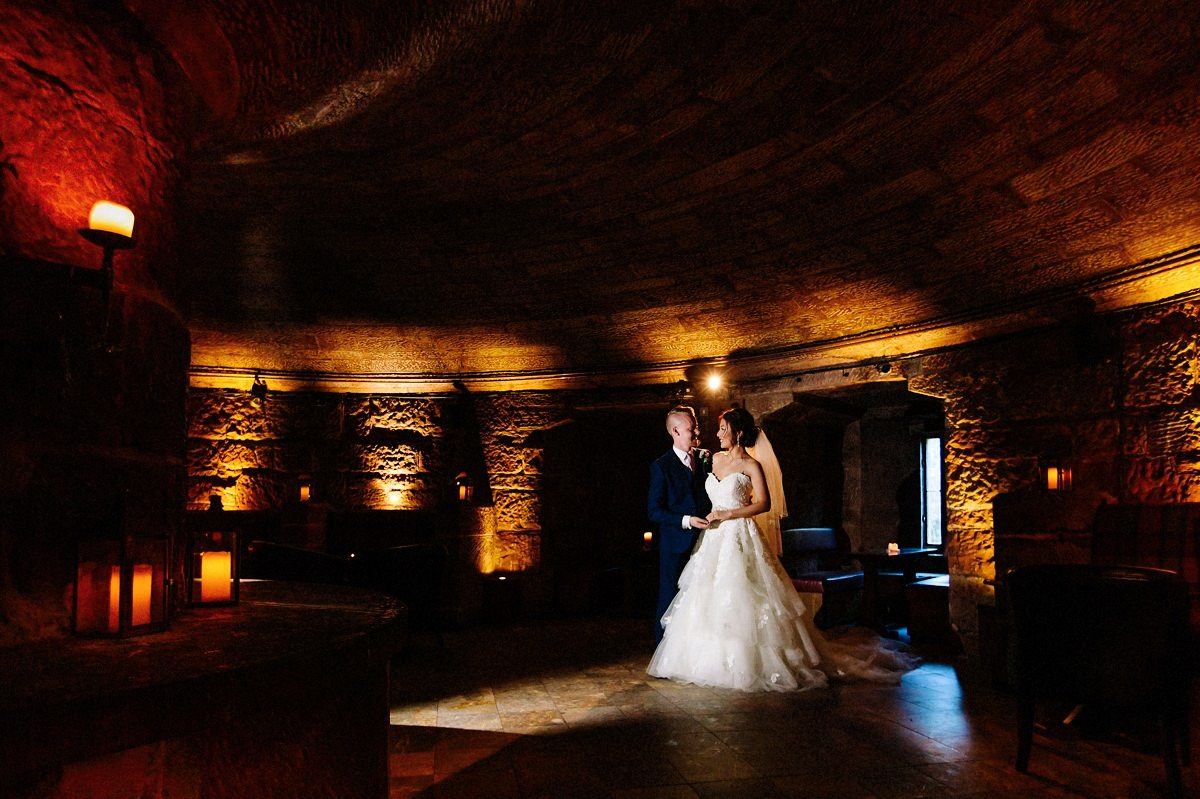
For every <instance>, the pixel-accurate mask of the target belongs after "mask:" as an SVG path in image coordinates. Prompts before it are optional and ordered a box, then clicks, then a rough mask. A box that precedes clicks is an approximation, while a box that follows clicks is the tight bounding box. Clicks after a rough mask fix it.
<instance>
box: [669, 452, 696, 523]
mask: <svg viewBox="0 0 1200 799" xmlns="http://www.w3.org/2000/svg"><path fill="white" fill-rule="evenodd" d="M671 451H673V452H674V453H675V457H677V458H679V462H680V463H682V464H683V468H685V469H687V470H688V471H689V472H690V471H691V470H692V465H691V463H690V461H691V458H692V455H691V453H689V452H684V451H683V450H681V449H680V448H679V447H675V446H673V447H671ZM691 526H692V517H691V516H684V517H683V529H684V530H688V529H691Z"/></svg>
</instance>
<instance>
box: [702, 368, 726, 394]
mask: <svg viewBox="0 0 1200 799" xmlns="http://www.w3.org/2000/svg"><path fill="white" fill-rule="evenodd" d="M704 385H705V386H706V387H707V388H708V390H709V391H713V392H716V391H720V390H721V387H722V386H724V385H725V378H724V376H723V375H722V374H721V373H720V372H709V373H708V377H706V378H705V379H704Z"/></svg>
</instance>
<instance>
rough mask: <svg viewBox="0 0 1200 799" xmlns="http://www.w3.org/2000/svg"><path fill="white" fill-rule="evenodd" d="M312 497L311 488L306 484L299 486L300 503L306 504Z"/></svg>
mask: <svg viewBox="0 0 1200 799" xmlns="http://www.w3.org/2000/svg"><path fill="white" fill-rule="evenodd" d="M310 496H312V486H310V485H309V484H308V483H301V484H300V501H301V502H308V498H309V497H310Z"/></svg>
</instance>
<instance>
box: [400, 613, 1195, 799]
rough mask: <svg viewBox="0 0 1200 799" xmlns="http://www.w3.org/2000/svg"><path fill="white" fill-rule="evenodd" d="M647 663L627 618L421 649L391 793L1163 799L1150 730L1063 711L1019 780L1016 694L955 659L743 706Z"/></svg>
mask: <svg viewBox="0 0 1200 799" xmlns="http://www.w3.org/2000/svg"><path fill="white" fill-rule="evenodd" d="M651 651H652V642H651V641H650V637H649V629H648V626H647V624H646V623H645V622H643V621H639V620H628V619H589V620H572V621H555V622H528V623H522V624H512V625H508V626H496V627H479V628H472V629H466V630H461V631H456V632H453V633H451V634H448V635H447V636H446V640H445V644H444V646H443V647H439V646H438V645H437V643H436V642H435V641H433V640H432V639H426V638H423V637H418V638H415V639H414V640H413V641H412V642H411V643H410V645H409V646H408V647H407V648H406V649H405V651H404V652H402V653H401V654H400V655H399V656H398V657H397V659H396V661H395V663H394V666H393V675H392V683H393V684H392V697H393V699H392V710H391V723H392V727H391V731H392V753H391V762H390V770H391V797H392V799H400V798H401V797H438V799H441V798H442V797H487V799H506V798H507V797H522V798H523V799H524V798H525V797H564V798H565V797H572V798H574V797H585V798H586V797H618V798H620V799H692V798H694V797H705V798H710V797H711V798H712V799H716V798H717V797H747V798H751V797H752V798H753V799H760V798H764V799H765V797H804V799H820V798H821V797H885V798H886V797H919V796H954V797H968V796H969V797H980V798H981V799H982V797H1012V798H1013V799H1015V798H1016V797H1157V796H1165V795H1166V779H1165V776H1164V774H1163V767H1162V760H1161V758H1160V757H1159V756H1158V755H1157V754H1156V752H1155V750H1154V746H1153V743H1152V742H1151V743H1149V744H1148V743H1146V741H1147V740H1150V741H1152V736H1147V735H1146V734H1145V731H1144V730H1142V731H1130V730H1126V731H1121V732H1119V733H1113V732H1111V731H1110V732H1109V733H1108V734H1106V735H1104V736H1098V735H1093V734H1084V733H1082V732H1080V731H1079V729H1078V725H1079V723H1078V722H1077V724H1076V725H1075V726H1073V727H1070V728H1065V727H1062V726H1061V725H1060V724H1058V723H1057V722H1056V719H1059V718H1061V715H1055V716H1052V717H1051V718H1049V719H1046V720H1045V726H1044V727H1042V728H1041V730H1040V732H1039V734H1038V735H1037V736H1036V737H1035V739H1034V748H1033V754H1032V757H1031V761H1030V772H1029V774H1027V775H1022V774H1018V773H1017V772H1016V771H1015V769H1014V768H1013V765H1012V763H1013V755H1014V751H1015V722H1014V717H1015V714H1014V709H1013V700H1012V697H1011V696H1010V695H1008V694H1006V693H1002V692H997V691H995V690H994V689H993V688H991V687H990V684H989V683H987V682H986V681H984V680H981V679H978V678H977V677H975V676H973V675H974V671H973V670H972V669H971V668H970V667H969V666H968V665H967V664H966V662H965V661H962V660H961V659H959V658H947V657H938V656H937V653H927V655H928V657H927V661H926V663H925V665H923V666H922V667H921V668H919V669H918V670H916V671H914V672H912V673H910V674H907V675H905V677H904V679H903V680H902V682H901V684H900V685H899V686H898V687H896V686H889V687H881V686H877V685H865V684H858V685H839V686H836V687H834V688H831V689H829V690H820V691H811V692H806V693H793V694H742V693H738V692H734V691H725V690H715V689H707V688H698V687H694V686H686V685H679V684H675V683H672V682H667V681H663V680H657V679H653V678H650V677H648V676H647V675H646V674H645V671H644V670H645V666H646V663H647V661H648V660H649V657H650V654H651ZM1193 709H1194V708H1193ZM1195 716H1196V714H1195V713H1193V717H1195ZM1041 721H1042V719H1040V718H1039V722H1041ZM1193 729H1198V728H1197V725H1196V722H1193ZM1194 737H1200V736H1194ZM1196 748H1197V747H1196V746H1195V742H1193V749H1196ZM1192 762H1193V765H1192V767H1191V769H1190V770H1185V781H1186V784H1187V787H1188V788H1190V789H1191V790H1192V791H1193V793H1192V794H1190V795H1200V790H1198V788H1200V763H1197V760H1196V756H1195V754H1193V758H1192Z"/></svg>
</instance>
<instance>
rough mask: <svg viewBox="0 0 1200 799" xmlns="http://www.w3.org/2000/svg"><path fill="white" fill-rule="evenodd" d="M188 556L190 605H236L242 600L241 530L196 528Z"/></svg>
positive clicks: (192, 535)
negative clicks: (240, 578)
mask: <svg viewBox="0 0 1200 799" xmlns="http://www.w3.org/2000/svg"><path fill="white" fill-rule="evenodd" d="M189 543H190V548H191V554H190V556H189V557H188V604H190V605H200V606H203V605H235V604H237V601H238V582H239V581H238V546H237V533H235V532H231V531H227V530H194V531H192V533H191V541H190V542H189Z"/></svg>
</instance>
